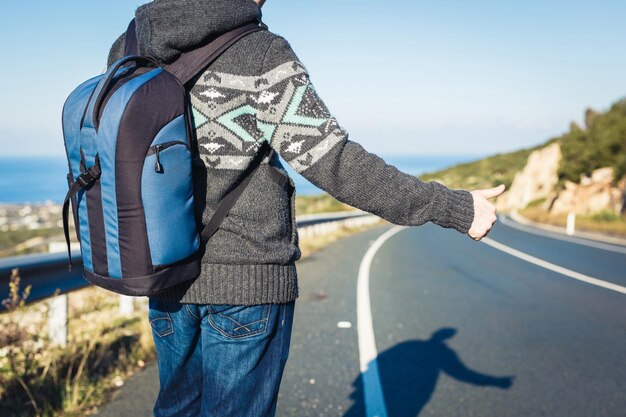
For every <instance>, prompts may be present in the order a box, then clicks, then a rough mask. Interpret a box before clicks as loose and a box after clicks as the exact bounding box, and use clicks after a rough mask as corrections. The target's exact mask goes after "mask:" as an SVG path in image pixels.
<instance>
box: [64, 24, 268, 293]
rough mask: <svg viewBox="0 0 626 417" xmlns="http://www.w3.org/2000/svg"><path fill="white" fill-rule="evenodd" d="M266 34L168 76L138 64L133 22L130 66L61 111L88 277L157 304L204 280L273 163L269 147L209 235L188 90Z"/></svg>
mask: <svg viewBox="0 0 626 417" xmlns="http://www.w3.org/2000/svg"><path fill="white" fill-rule="evenodd" d="M264 29H267V27H266V26H264V25H263V24H262V23H251V24H247V25H245V26H241V27H239V28H237V29H234V30H233V31H231V32H228V33H226V34H224V35H222V36H220V37H219V38H217V39H215V40H214V41H213V42H211V43H209V44H207V45H205V46H203V47H201V48H198V49H195V50H193V51H190V52H186V53H183V54H182V55H181V57H180V58H179V59H177V60H176V61H175V62H174V63H172V64H169V65H165V66H161V65H160V64H159V63H158V62H157V61H155V60H154V59H152V58H150V57H147V56H138V55H137V49H138V48H137V38H136V34H135V22H134V20H133V21H132V22H131V24H130V25H129V28H128V31H127V33H126V44H125V56H124V57H123V58H121V59H119V60H118V61H116V62H115V63H113V64H112V65H111V66H110V67H109V68H108V69H107V71H106V73H105V74H102V75H99V76H97V77H95V78H92V79H90V80H88V81H85V82H84V83H82V84H81V85H80V86H78V87H77V88H76V89H75V90H74V91H73V92H72V93H71V95H70V96H69V98H68V99H67V101H66V102H65V105H64V107H63V136H64V141H65V149H66V152H67V159H68V165H69V174H68V176H67V179H68V185H69V191H68V193H67V195H66V197H65V201H64V204H63V227H64V232H65V239H66V242H67V247H68V256H69V262H70V267H71V265H72V259H71V253H70V244H69V227H68V216H69V213H68V211H69V205H70V202H71V205H72V214H73V217H74V224H75V225H76V233H77V237H78V240H79V241H80V247H81V254H82V261H83V276H84V277H85V279H86V280H88V281H89V282H91V283H93V284H95V285H98V286H100V287H103V288H106V289H108V290H111V291H114V292H118V293H121V294H126V295H135V296H144V295H145V296H150V295H154V294H156V293H158V292H160V291H162V290H165V289H167V288H169V287H172V286H174V285H176V284H178V283H181V282H183V281H187V280H190V279H194V278H196V277H197V276H198V275H199V273H200V259H199V258H200V257H199V249H200V247H201V243H202V240H206V239H209V238H210V237H211V236H212V235H213V234H214V233H215V231H217V229H218V228H219V225H220V224H221V222H222V220H223V219H224V217H226V215H227V214H228V211H229V210H230V208H231V207H232V206H233V205H234V204H235V202H236V200H237V198H238V197H239V195H241V193H242V192H243V190H244V188H245V187H246V186H247V184H248V182H249V180H250V177H251V176H252V173H253V172H254V170H255V169H256V168H257V167H258V166H259V165H260V162H261V160H262V159H263V158H264V157H265V156H267V154H268V153H269V145H268V144H267V142H263V144H262V145H261V150H260V151H259V152H257V154H256V156H255V158H254V160H253V161H252V163H251V164H250V166H249V168H248V169H247V170H246V171H245V172H244V173H243V174H242V180H241V181H240V182H239V184H238V185H237V186H236V187H235V188H233V190H232V191H231V192H230V193H229V194H227V196H226V197H225V198H224V200H223V201H222V202H221V203H220V205H219V206H218V208H217V210H216V212H215V214H214V216H213V217H212V219H211V220H210V221H209V223H208V224H207V225H206V226H205V227H204V228H203V229H202V228H199V227H198V226H197V224H196V219H195V214H194V213H195V211H194V196H193V176H192V157H193V153H192V152H193V149H194V146H193V145H194V143H195V142H194V141H193V128H192V123H191V118H190V114H191V112H190V104H189V98H188V90H187V89H186V88H185V85H186V84H189V82H190V81H191V80H193V79H194V78H195V77H196V76H197V75H198V74H200V73H201V72H202V71H203V70H205V69H206V68H207V66H208V65H209V64H211V63H212V62H213V61H214V60H215V59H216V58H217V57H218V56H219V55H220V54H221V53H223V52H224V51H225V50H226V49H227V48H228V47H230V46H231V45H232V44H234V43H235V42H236V41H237V40H239V39H241V38H242V37H244V36H246V35H248V34H250V33H253V32H256V31H259V30H264Z"/></svg>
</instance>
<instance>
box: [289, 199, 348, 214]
mask: <svg viewBox="0 0 626 417" xmlns="http://www.w3.org/2000/svg"><path fill="white" fill-rule="evenodd" d="M352 209H353V208H352V207H350V206H349V205H347V204H344V203H342V202H340V201H338V200H336V199H334V198H333V197H331V196H330V195H329V194H321V195H305V196H297V197H296V213H297V214H298V215H301V214H317V213H329V212H333V211H343V210H352Z"/></svg>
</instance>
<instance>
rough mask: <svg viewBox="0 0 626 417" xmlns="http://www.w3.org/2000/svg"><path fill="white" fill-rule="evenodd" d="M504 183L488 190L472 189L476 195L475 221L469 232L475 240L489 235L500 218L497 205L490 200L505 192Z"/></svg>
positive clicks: (473, 195) (474, 195)
mask: <svg viewBox="0 0 626 417" xmlns="http://www.w3.org/2000/svg"><path fill="white" fill-rule="evenodd" d="M504 188H505V187H504V184H501V185H499V186H497V187H494V188H488V189H486V190H475V191H472V192H471V194H472V197H474V221H473V222H472V226H471V227H470V229H469V231H468V232H467V234H468V235H469V236H470V237H471V238H472V239H474V240H480V239H482V238H483V237H485V236H487V233H489V231H490V230H491V228H492V227H493V224H494V223H495V222H496V220H497V219H498V218H497V217H496V206H494V205H493V204H491V203H490V202H489V199H490V198H494V197H497V196H499V195H500V194H502V193H503V192H504Z"/></svg>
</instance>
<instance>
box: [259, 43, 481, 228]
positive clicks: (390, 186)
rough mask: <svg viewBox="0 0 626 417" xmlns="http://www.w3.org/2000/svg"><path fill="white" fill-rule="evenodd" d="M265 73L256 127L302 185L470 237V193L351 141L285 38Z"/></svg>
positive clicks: (388, 216) (393, 218) (270, 54)
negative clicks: (422, 177)
mask: <svg viewBox="0 0 626 417" xmlns="http://www.w3.org/2000/svg"><path fill="white" fill-rule="evenodd" d="M262 73H263V75H262V76H261V78H260V81H259V82H262V83H263V84H264V86H265V88H264V89H263V90H262V91H260V92H259V93H258V95H257V96H256V97H255V98H254V101H255V103H256V106H255V107H257V127H258V129H259V130H261V131H263V132H264V133H265V137H266V138H268V139H269V141H270V145H271V146H272V148H274V149H275V150H276V151H277V152H278V153H279V154H280V155H281V156H282V157H283V159H284V160H285V161H286V162H287V163H288V164H289V165H290V166H291V167H293V168H294V169H295V170H296V171H297V172H299V173H300V174H302V175H303V176H304V177H305V178H306V179H307V180H309V181H310V182H311V183H313V184H314V185H316V186H317V187H319V188H321V189H322V190H324V191H326V192H328V193H329V194H330V195H332V196H333V197H335V198H336V199H337V200H339V201H342V202H344V203H346V204H349V205H351V206H353V207H356V208H359V209H362V210H365V211H367V212H370V213H373V214H376V215H378V216H380V217H381V218H383V219H385V220H388V221H390V222H391V223H395V224H400V225H409V226H417V225H421V224H424V223H426V222H428V221H431V222H433V223H435V224H437V225H439V226H442V227H447V228H454V229H456V230H458V231H459V232H461V233H467V231H468V230H469V228H470V226H471V224H472V221H473V218H474V206H473V197H472V195H471V194H470V193H469V192H468V191H465V190H451V189H448V188H447V187H445V186H444V185H442V184H440V183H438V182H435V181H432V182H424V181H421V180H420V179H419V178H417V177H415V176H412V175H409V174H406V173H403V172H401V171H399V170H398V169H397V168H395V167H394V166H392V165H389V164H387V163H386V162H385V161H384V160H383V159H382V158H380V157H378V156H376V155H374V154H372V153H370V152H368V151H366V150H365V149H364V148H363V147H362V146H361V145H359V144H358V143H356V142H353V141H351V140H349V139H348V133H347V132H346V131H345V130H344V129H342V128H341V127H340V126H339V124H338V123H337V120H336V119H335V118H334V117H333V116H332V115H331V114H330V113H329V111H328V109H327V108H326V106H325V105H324V103H323V102H322V100H321V99H320V97H319V96H318V95H317V93H316V91H315V89H314V87H313V85H312V84H311V81H310V79H309V75H308V73H307V71H306V69H305V67H304V66H303V65H302V64H301V63H300V62H299V60H298V58H297V57H296V55H295V54H294V52H293V51H292V49H291V47H290V45H289V44H288V42H287V41H286V40H285V39H283V38H280V37H277V38H276V39H275V40H274V41H273V42H272V44H271V45H270V47H269V49H268V51H267V53H266V55H265V59H264V61H263V69H262Z"/></svg>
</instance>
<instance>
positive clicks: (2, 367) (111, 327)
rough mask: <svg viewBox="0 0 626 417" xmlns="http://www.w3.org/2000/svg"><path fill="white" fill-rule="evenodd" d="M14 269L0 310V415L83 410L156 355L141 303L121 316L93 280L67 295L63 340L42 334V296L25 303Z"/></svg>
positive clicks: (113, 299) (44, 310) (113, 297)
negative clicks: (65, 337)
mask: <svg viewBox="0 0 626 417" xmlns="http://www.w3.org/2000/svg"><path fill="white" fill-rule="evenodd" d="M19 287H20V282H19V275H18V274H17V273H15V274H14V277H12V279H11V296H10V297H9V298H8V299H7V302H5V303H4V305H5V308H6V310H7V311H6V312H4V313H3V314H2V315H0V415H1V416H12V417H22V416H24V417H25V416H68V417H70V416H82V415H85V414H87V413H89V412H91V411H93V410H95V409H96V408H97V406H98V405H99V404H101V403H102V402H104V401H105V400H106V399H107V398H108V396H109V395H110V393H111V392H112V390H113V389H114V388H116V387H119V386H120V385H121V384H123V381H124V379H125V378H126V377H127V376H129V375H130V374H132V373H134V372H135V371H136V370H137V369H138V368H140V367H142V366H145V363H146V362H147V361H149V360H152V359H153V358H154V347H153V344H152V336H151V331H150V327H149V324H148V321H147V319H146V318H145V308H144V309H138V311H137V312H136V313H135V314H133V315H130V316H121V315H120V314H119V312H118V311H117V310H118V304H117V300H118V296H117V295H115V294H112V293H109V292H107V291H105V290H102V289H99V288H96V287H92V288H87V289H84V290H80V291H76V292H74V293H71V294H69V297H70V303H69V305H70V308H69V316H68V317H69V319H68V329H69V335H68V339H69V340H68V346H67V347H54V346H52V345H51V344H50V341H49V340H48V338H47V327H46V325H47V316H48V303H47V302H45V301H43V302H38V303H34V304H32V305H26V304H25V300H26V298H27V297H28V290H26V291H24V292H22V293H20V288H19Z"/></svg>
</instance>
